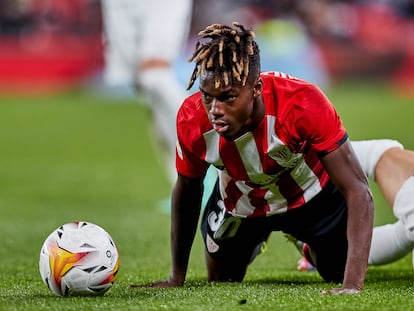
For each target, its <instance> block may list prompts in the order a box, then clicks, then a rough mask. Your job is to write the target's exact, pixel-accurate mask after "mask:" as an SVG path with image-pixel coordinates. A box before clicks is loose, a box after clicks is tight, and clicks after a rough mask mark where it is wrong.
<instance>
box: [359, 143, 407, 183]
mask: <svg viewBox="0 0 414 311" xmlns="http://www.w3.org/2000/svg"><path fill="white" fill-rule="evenodd" d="M351 144H352V148H353V149H354V151H355V153H356V155H357V158H358V161H359V163H360V164H361V166H362V169H363V170H364V172H365V174H366V175H367V176H368V178H370V179H372V180H375V167H376V166H377V163H378V161H379V159H380V158H381V156H382V155H383V154H384V152H385V151H387V150H388V149H391V148H396V147H398V148H401V149H404V147H403V145H402V144H401V143H399V142H398V141H396V140H392V139H371V140H360V141H351Z"/></svg>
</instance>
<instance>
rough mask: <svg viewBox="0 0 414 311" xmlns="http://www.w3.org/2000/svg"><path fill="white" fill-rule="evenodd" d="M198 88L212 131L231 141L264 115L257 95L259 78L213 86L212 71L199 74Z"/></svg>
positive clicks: (253, 126) (262, 106)
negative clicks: (242, 84) (244, 82)
mask: <svg viewBox="0 0 414 311" xmlns="http://www.w3.org/2000/svg"><path fill="white" fill-rule="evenodd" d="M200 91H201V94H202V101H203V105H204V108H205V110H206V112H207V114H208V117H209V119H210V122H211V124H212V125H213V128H214V130H215V131H216V132H217V133H219V134H220V135H221V136H223V137H224V138H225V139H227V140H234V139H236V138H238V137H240V136H241V135H243V134H244V133H246V132H248V131H251V130H252V129H253V128H255V127H256V126H257V125H258V124H259V123H260V121H261V120H262V118H263V116H264V104H263V101H262V98H261V96H260V95H261V91H262V81H261V80H260V79H256V80H255V82H254V83H253V82H251V83H249V82H247V83H246V84H245V85H244V86H241V84H240V85H239V84H237V85H235V84H233V85H232V84H229V85H225V84H224V82H222V83H221V84H220V87H218V88H216V87H215V76H214V74H213V72H205V73H202V74H201V76H200Z"/></svg>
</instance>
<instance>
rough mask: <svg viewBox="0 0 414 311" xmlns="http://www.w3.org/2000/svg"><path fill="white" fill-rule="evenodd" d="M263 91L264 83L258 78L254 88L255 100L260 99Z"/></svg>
mask: <svg viewBox="0 0 414 311" xmlns="http://www.w3.org/2000/svg"><path fill="white" fill-rule="evenodd" d="M262 90H263V81H262V79H261V78H258V79H257V80H256V82H255V84H254V86H253V96H254V98H257V97H259V96H260V95H261V94H262Z"/></svg>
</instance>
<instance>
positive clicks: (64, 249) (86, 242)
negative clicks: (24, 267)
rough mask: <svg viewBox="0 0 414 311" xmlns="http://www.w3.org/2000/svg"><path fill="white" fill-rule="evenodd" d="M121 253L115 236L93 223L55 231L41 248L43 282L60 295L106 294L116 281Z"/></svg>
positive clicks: (75, 223) (79, 224)
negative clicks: (112, 236) (115, 241)
mask: <svg viewBox="0 0 414 311" xmlns="http://www.w3.org/2000/svg"><path fill="white" fill-rule="evenodd" d="M118 269H119V253H118V249H117V247H116V245H115V243H114V241H113V239H112V238H111V236H110V235H109V234H108V233H107V232H106V231H105V230H104V229H103V228H101V227H99V226H97V225H95V224H92V223H90V222H85V221H81V222H72V223H67V224H64V225H62V226H60V227H59V228H57V229H56V230H54V231H53V232H52V233H51V234H50V235H49V236H48V237H47V238H46V240H45V241H44V243H43V246H42V248H41V250H40V259H39V270H40V275H41V276H42V280H43V282H44V283H45V284H46V285H47V287H48V288H49V289H50V290H51V291H52V292H53V293H54V294H55V295H57V296H62V297H65V296H98V295H103V294H104V293H105V292H106V291H108V289H109V288H111V286H112V284H113V283H114V282H115V279H116V276H117V273H118Z"/></svg>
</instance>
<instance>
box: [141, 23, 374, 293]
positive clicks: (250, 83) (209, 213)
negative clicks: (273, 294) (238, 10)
mask: <svg viewBox="0 0 414 311" xmlns="http://www.w3.org/2000/svg"><path fill="white" fill-rule="evenodd" d="M199 35H200V40H199V41H198V43H197V44H196V46H195V51H194V54H193V55H192V57H191V59H190V60H191V61H195V68H194V72H193V74H192V76H191V78H190V82H189V85H188V89H190V88H191V86H192V85H193V84H194V82H195V81H196V79H197V78H199V88H200V91H199V92H196V93H195V94H193V95H191V96H190V97H188V98H187V99H186V100H185V101H184V103H183V104H182V105H181V107H180V109H179V111H178V115H177V125H176V126H177V136H178V145H177V152H176V153H177V156H176V168H177V172H178V178H177V181H176V184H175V186H174V190H173V194H172V211H171V254H172V268H171V274H170V276H169V278H168V279H166V280H161V281H157V282H154V283H151V284H148V286H154V287H175V286H181V285H183V284H184V282H185V278H186V272H187V267H188V260H189V256H190V252H191V248H192V244H193V240H194V237H195V233H196V228H197V223H198V219H199V216H200V213H201V199H202V194H203V178H204V176H205V174H206V171H207V169H208V168H209V166H210V165H213V166H214V167H215V168H216V169H217V171H218V178H217V182H216V185H215V188H214V190H213V192H212V194H211V196H210V199H209V201H208V203H207V206H206V207H205V209H204V212H203V216H202V221H201V231H202V236H203V239H204V242H205V259H206V264H207V276H208V280H209V281H235V282H239V281H242V280H243V278H244V276H245V273H246V270H247V268H248V265H249V264H250V263H251V262H252V260H253V259H254V257H255V256H256V254H257V253H258V250H259V249H260V247H261V245H262V243H263V242H264V241H266V239H267V238H268V236H269V235H270V234H271V232H272V231H283V232H286V233H289V234H292V235H293V236H294V237H296V238H298V239H301V240H303V241H304V242H306V243H308V245H309V246H310V249H311V250H312V256H313V260H314V263H315V265H316V268H317V270H318V272H319V273H320V275H321V276H322V277H323V278H324V279H325V280H326V281H334V282H340V283H342V286H341V287H339V288H333V289H329V290H324V291H322V293H328V294H354V293H359V292H360V291H361V290H362V288H363V283H364V279H365V275H366V270H367V265H368V254H369V249H370V242H371V234H372V227H373V201H372V195H371V192H370V189H369V185H368V181H367V178H366V176H365V174H364V172H363V171H362V169H361V166H360V165H359V163H358V160H357V158H356V155H355V153H354V151H353V149H352V147H351V145H350V142H349V140H348V136H347V132H346V130H345V128H344V126H343V124H342V122H341V119H340V117H339V116H338V114H337V113H336V111H335V109H334V107H333V105H332V104H331V103H330V101H329V100H328V98H327V97H326V96H325V95H324V94H323V93H322V91H321V90H320V89H319V88H317V87H316V86H315V85H313V84H310V83H308V82H305V81H303V80H300V79H297V78H294V77H291V76H289V75H286V74H282V73H277V72H265V73H261V72H260V52H259V47H258V45H257V43H256V42H255V40H254V33H253V32H252V31H251V30H249V29H246V28H245V27H244V26H243V25H240V24H238V23H233V25H231V26H229V25H221V24H213V25H210V26H208V27H207V28H205V29H204V30H202V31H201V32H200V33H199Z"/></svg>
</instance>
